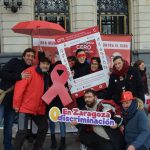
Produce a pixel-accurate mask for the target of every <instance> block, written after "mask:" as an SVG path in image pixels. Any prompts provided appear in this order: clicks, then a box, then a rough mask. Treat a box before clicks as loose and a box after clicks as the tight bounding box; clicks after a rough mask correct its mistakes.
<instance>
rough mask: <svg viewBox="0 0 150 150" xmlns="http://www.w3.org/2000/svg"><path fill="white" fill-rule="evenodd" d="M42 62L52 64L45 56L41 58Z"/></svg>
mask: <svg viewBox="0 0 150 150" xmlns="http://www.w3.org/2000/svg"><path fill="white" fill-rule="evenodd" d="M40 62H47V63H49V64H51V61H50V60H49V59H48V58H47V57H45V56H43V57H41V58H40V60H39V63H40Z"/></svg>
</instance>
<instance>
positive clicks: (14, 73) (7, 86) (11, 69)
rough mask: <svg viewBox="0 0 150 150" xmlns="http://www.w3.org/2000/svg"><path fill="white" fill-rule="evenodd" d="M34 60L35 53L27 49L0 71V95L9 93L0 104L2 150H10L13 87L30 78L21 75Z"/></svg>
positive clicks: (13, 115) (13, 114)
mask: <svg viewBox="0 0 150 150" xmlns="http://www.w3.org/2000/svg"><path fill="white" fill-rule="evenodd" d="M34 58H35V51H34V50H33V49H31V48H27V49H26V50H25V51H24V52H23V56H22V59H18V58H13V59H11V60H10V61H9V62H8V63H6V65H5V66H4V67H3V68H2V70H0V78H1V79H2V81H1V83H0V89H1V92H0V95H1V94H3V92H5V91H9V92H7V94H6V95H5V97H4V99H3V101H2V103H1V104H0V122H1V120H2V119H3V118H4V142H3V143H4V150H12V143H11V141H12V127H13V122H14V118H15V111H14V110H13V108H12V100H13V94H14V92H13V86H14V84H15V83H16V81H18V80H22V79H24V78H29V77H30V74H29V73H28V72H26V73H22V71H23V70H25V69H26V68H28V67H30V66H31V65H32V64H33V61H34Z"/></svg>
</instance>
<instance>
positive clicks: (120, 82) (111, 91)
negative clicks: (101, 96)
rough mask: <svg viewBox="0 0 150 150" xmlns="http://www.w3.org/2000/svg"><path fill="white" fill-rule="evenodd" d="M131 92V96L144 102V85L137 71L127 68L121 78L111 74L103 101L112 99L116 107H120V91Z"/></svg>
mask: <svg viewBox="0 0 150 150" xmlns="http://www.w3.org/2000/svg"><path fill="white" fill-rule="evenodd" d="M124 90H125V91H131V92H132V93H133V96H135V97H138V98H140V99H141V100H143V102H144V101H145V98H144V85H143V83H142V78H141V76H140V73H139V71H138V70H137V69H136V68H133V67H131V66H130V67H129V69H128V71H127V73H126V74H125V75H123V76H118V75H116V74H113V73H112V74H111V75H110V79H109V85H108V89H107V92H106V95H105V99H113V100H114V101H115V102H116V103H117V104H118V105H121V103H120V99H121V93H122V91H124Z"/></svg>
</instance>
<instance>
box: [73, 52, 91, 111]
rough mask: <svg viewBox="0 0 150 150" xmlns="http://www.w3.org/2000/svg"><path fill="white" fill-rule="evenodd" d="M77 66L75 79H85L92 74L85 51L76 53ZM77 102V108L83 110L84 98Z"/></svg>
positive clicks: (78, 99)
mask: <svg viewBox="0 0 150 150" xmlns="http://www.w3.org/2000/svg"><path fill="white" fill-rule="evenodd" d="M76 59H77V62H76V65H75V68H74V76H73V78H74V79H76V78H79V77H83V76H85V75H88V74H90V73H91V72H90V65H89V64H88V62H87V60H86V53H85V51H84V50H83V49H78V50H77V51H76ZM76 102H77V106H78V108H79V109H82V108H83V107H84V106H85V102H84V98H83V96H82V97H79V98H77V99H76Z"/></svg>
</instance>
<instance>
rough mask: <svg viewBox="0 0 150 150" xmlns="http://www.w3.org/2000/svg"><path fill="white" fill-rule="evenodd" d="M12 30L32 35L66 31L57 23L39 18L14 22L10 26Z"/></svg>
mask: <svg viewBox="0 0 150 150" xmlns="http://www.w3.org/2000/svg"><path fill="white" fill-rule="evenodd" d="M12 30H13V31H14V32H16V33H22V34H27V35H32V36H34V35H44V36H51V35H58V34H64V33H65V32H66V31H65V30H64V28H63V27H61V26H60V25H59V24H56V23H52V22H47V21H40V20H33V21H26V22H20V23H18V24H16V25H15V26H14V27H13V28H12Z"/></svg>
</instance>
